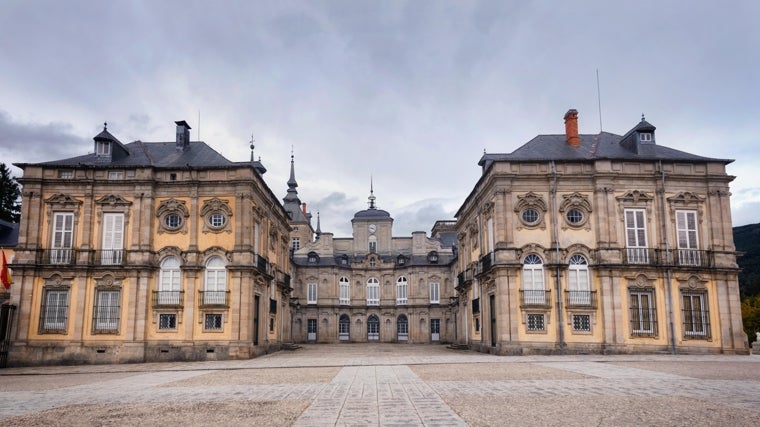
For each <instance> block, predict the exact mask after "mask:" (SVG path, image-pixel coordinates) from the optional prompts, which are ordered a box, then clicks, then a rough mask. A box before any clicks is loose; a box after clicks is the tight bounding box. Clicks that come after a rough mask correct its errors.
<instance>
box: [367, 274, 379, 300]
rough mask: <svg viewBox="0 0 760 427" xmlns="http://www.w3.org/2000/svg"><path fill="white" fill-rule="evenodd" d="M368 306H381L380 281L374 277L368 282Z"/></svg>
mask: <svg viewBox="0 0 760 427" xmlns="http://www.w3.org/2000/svg"><path fill="white" fill-rule="evenodd" d="M367 305H380V281H378V280H377V279H376V278H374V277H370V278H369V280H367Z"/></svg>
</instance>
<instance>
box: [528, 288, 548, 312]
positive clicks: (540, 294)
mask: <svg viewBox="0 0 760 427" xmlns="http://www.w3.org/2000/svg"><path fill="white" fill-rule="evenodd" d="M551 305H552V302H551V291H550V290H548V289H520V306H521V307H544V308H549V307H551Z"/></svg>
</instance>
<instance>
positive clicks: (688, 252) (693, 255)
mask: <svg viewBox="0 0 760 427" xmlns="http://www.w3.org/2000/svg"><path fill="white" fill-rule="evenodd" d="M676 232H677V233H678V264H679V265H693V266H699V265H701V257H700V254H699V239H698V235H697V212H696V211H676Z"/></svg>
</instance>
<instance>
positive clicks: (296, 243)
mask: <svg viewBox="0 0 760 427" xmlns="http://www.w3.org/2000/svg"><path fill="white" fill-rule="evenodd" d="M290 248H291V249H293V250H294V251H297V250H298V249H300V248H301V238H299V237H294V238H293V239H291V241H290Z"/></svg>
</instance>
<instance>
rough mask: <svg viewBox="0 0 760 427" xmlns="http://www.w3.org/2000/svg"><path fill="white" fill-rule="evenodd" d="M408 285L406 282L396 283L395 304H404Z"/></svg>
mask: <svg viewBox="0 0 760 427" xmlns="http://www.w3.org/2000/svg"><path fill="white" fill-rule="evenodd" d="M408 286H409V285H408V284H407V282H399V283H397V284H396V305H406V303H407V290H408Z"/></svg>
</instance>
